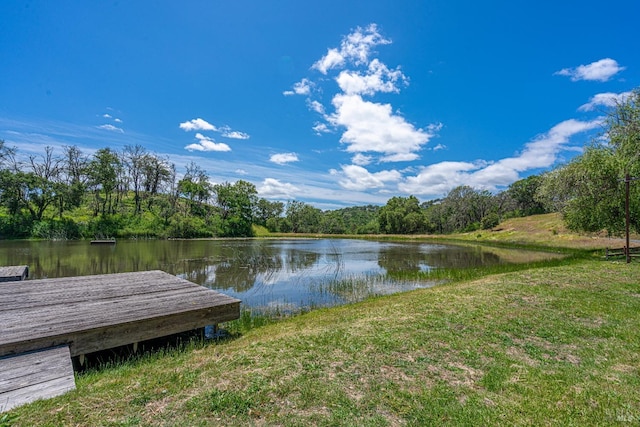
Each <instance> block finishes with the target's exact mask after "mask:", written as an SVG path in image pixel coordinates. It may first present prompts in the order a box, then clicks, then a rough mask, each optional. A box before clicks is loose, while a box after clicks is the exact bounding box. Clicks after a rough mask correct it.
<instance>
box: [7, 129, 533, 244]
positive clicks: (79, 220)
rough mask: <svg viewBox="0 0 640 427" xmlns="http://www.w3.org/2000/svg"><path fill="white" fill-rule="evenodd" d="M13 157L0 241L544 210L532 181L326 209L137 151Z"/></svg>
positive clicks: (389, 223)
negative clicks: (274, 197)
mask: <svg viewBox="0 0 640 427" xmlns="http://www.w3.org/2000/svg"><path fill="white" fill-rule="evenodd" d="M17 154H18V153H17V150H16V148H15V147H8V146H7V144H6V143H5V142H4V141H2V140H0V237H2V238H25V237H37V238H49V239H74V238H93V237H115V236H119V237H181V238H192V237H213V236H221V237H244V236H252V235H253V233H254V227H253V226H254V225H259V226H262V227H265V228H266V229H268V230H269V231H271V232H282V233H327V234H377V233H394V234H410V233H449V232H453V231H463V230H467V231H468V230H474V229H478V228H481V227H482V228H488V227H492V226H494V225H496V224H497V222H498V221H499V220H500V219H501V218H504V217H505V216H516V215H529V214H532V213H540V212H543V211H544V208H543V207H542V206H541V205H540V204H539V203H537V202H535V201H534V200H533V198H532V197H533V194H534V193H535V191H536V189H537V187H538V186H539V177H536V176H533V177H529V178H527V179H524V180H521V181H518V182H516V183H514V184H513V185H511V186H510V187H509V189H508V190H507V191H505V192H503V193H499V194H498V195H493V194H491V193H489V192H488V191H478V190H474V189H472V188H470V187H465V186H463V187H458V188H456V189H454V190H452V191H451V192H450V193H449V194H448V195H447V196H446V197H445V198H443V199H440V200H435V201H429V202H425V203H422V204H421V203H420V202H419V201H418V199H417V198H415V197H414V196H410V197H406V198H404V197H393V198H391V199H390V200H389V201H388V203H387V204H386V205H385V206H382V207H380V206H373V205H369V206H357V207H351V208H344V209H337V210H329V211H322V210H320V209H318V208H315V207H313V206H311V205H310V204H307V203H304V202H301V201H297V200H292V201H288V202H287V203H286V204H285V203H283V202H279V201H269V200H267V199H264V198H260V197H258V192H257V190H256V187H255V186H254V185H253V184H252V183H250V182H247V181H243V180H239V181H236V182H235V183H229V182H224V183H221V184H212V183H211V182H210V179H209V176H208V174H207V172H206V171H205V170H204V169H202V168H201V167H200V166H199V165H197V164H196V163H193V162H192V163H190V164H189V165H187V167H186V171H185V173H184V175H183V176H182V177H178V174H177V173H176V167H175V165H174V164H173V163H171V162H170V161H169V160H168V159H167V158H165V157H161V156H158V155H157V154H154V153H152V152H149V151H147V150H146V149H145V148H144V147H142V146H140V145H135V146H125V147H124V148H123V149H122V150H121V151H116V150H113V149H111V148H101V149H99V150H97V151H96V152H95V153H93V154H92V155H91V156H89V155H86V154H85V153H83V152H82V151H81V150H80V149H79V148H78V147H77V146H67V147H64V149H63V152H62V153H55V151H54V149H53V148H51V147H46V148H45V149H44V152H43V153H42V154H40V155H31V156H29V158H28V160H26V161H24V160H23V161H19V160H18V156H17Z"/></svg>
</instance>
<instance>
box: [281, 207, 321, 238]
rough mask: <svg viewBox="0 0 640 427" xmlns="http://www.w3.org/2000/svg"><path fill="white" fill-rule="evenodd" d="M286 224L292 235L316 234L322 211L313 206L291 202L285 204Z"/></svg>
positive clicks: (318, 229)
mask: <svg viewBox="0 0 640 427" xmlns="http://www.w3.org/2000/svg"><path fill="white" fill-rule="evenodd" d="M286 219H287V221H286V224H287V226H288V230H287V231H290V232H292V233H318V232H319V231H320V222H321V220H322V211H321V210H320V209H317V208H314V207H313V206H311V205H309V204H307V203H304V202H301V201H298V200H293V201H290V202H289V203H287V210H286Z"/></svg>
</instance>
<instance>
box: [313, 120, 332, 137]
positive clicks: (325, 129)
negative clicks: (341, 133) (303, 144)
mask: <svg viewBox="0 0 640 427" xmlns="http://www.w3.org/2000/svg"><path fill="white" fill-rule="evenodd" d="M312 129H313V130H314V132H315V133H316V135H322V134H323V133H331V129H329V126H327V124H326V123H319V122H318V123H316V124H315V125H314V126H313V128H312Z"/></svg>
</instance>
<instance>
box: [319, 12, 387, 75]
mask: <svg viewBox="0 0 640 427" xmlns="http://www.w3.org/2000/svg"><path fill="white" fill-rule="evenodd" d="M390 43H391V41H390V40H387V39H385V38H384V37H382V35H381V34H380V33H379V32H378V27H377V25H376V24H370V25H369V26H367V27H366V28H361V27H358V28H356V30H355V31H354V32H352V33H351V34H349V35H347V36H346V37H344V38H343V39H342V41H341V43H340V49H337V48H331V49H328V50H327V54H326V55H325V56H323V57H322V58H320V59H319V60H318V61H317V62H315V63H314V64H313V65H312V66H311V68H312V69H315V70H318V71H320V72H321V73H322V74H327V72H328V71H329V70H331V69H333V68H336V67H339V66H343V65H345V64H347V63H353V64H355V65H362V64H366V63H368V62H369V55H370V54H371V51H372V49H373V48H374V47H376V46H378V45H384V44H390Z"/></svg>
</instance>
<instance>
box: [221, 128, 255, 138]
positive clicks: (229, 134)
mask: <svg viewBox="0 0 640 427" xmlns="http://www.w3.org/2000/svg"><path fill="white" fill-rule="evenodd" d="M222 136H224V137H227V138H231V139H249V134H246V133H244V132H239V131H237V130H226V131H224V132H223V133H222Z"/></svg>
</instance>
